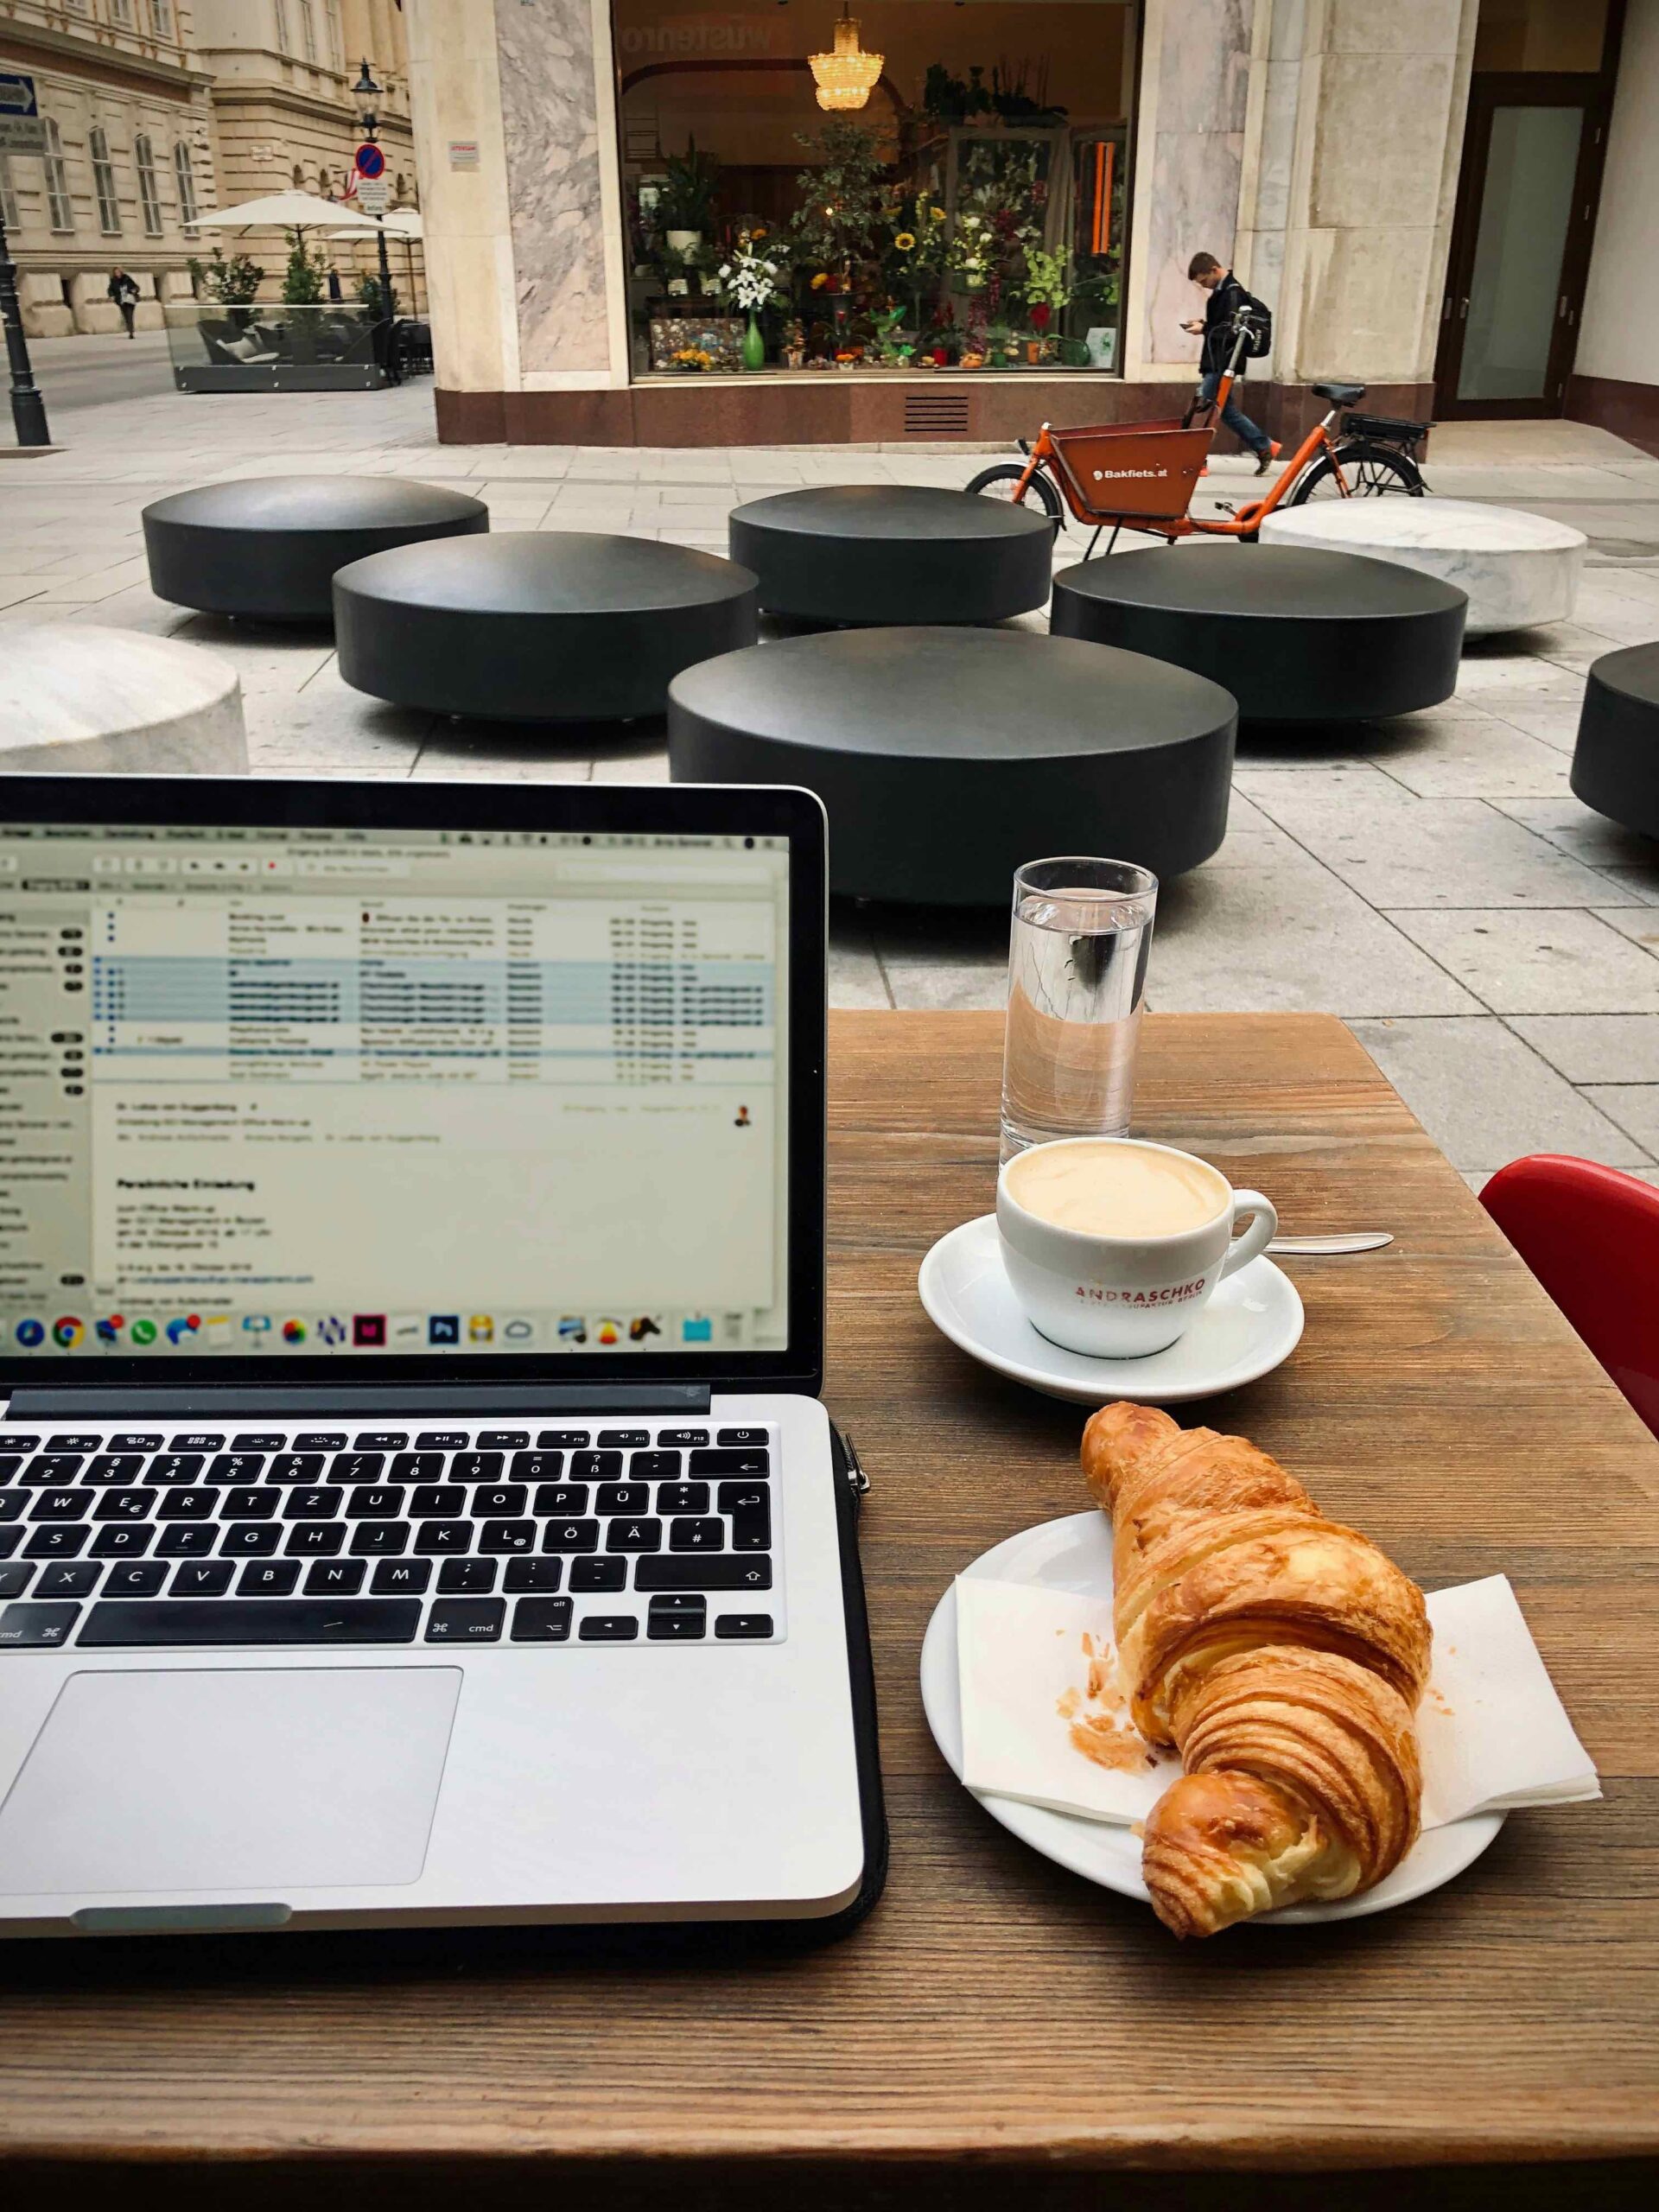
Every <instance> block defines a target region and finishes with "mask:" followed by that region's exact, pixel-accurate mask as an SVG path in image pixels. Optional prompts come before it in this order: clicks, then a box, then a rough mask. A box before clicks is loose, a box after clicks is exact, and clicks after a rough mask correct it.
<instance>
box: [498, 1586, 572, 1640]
mask: <svg viewBox="0 0 1659 2212" xmlns="http://www.w3.org/2000/svg"><path fill="white" fill-rule="evenodd" d="M509 1572H511V1570H509ZM574 1610H575V1608H574V1607H573V1606H572V1605H571V1603H570V1600H569V1599H568V1598H524V1599H520V1600H519V1602H518V1605H515V1606H514V1607H513V1609H512V1640H513V1642H514V1643H568V1642H569V1637H570V1616H571V1613H572V1612H573V1611H574Z"/></svg>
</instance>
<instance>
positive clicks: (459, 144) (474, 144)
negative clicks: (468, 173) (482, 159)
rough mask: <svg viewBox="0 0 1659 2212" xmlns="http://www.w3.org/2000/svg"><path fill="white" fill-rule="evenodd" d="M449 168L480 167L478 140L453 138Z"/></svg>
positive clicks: (450, 143) (450, 146)
mask: <svg viewBox="0 0 1659 2212" xmlns="http://www.w3.org/2000/svg"><path fill="white" fill-rule="evenodd" d="M449 166H450V168H452V169H475V168H477V167H478V141H477V139H476V138H452V139H451V140H450V141H449Z"/></svg>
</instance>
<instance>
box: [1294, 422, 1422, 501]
mask: <svg viewBox="0 0 1659 2212" xmlns="http://www.w3.org/2000/svg"><path fill="white" fill-rule="evenodd" d="M1337 460H1338V461H1340V462H1341V463H1342V474H1343V480H1344V481H1345V482H1346V484H1347V486H1348V489H1347V491H1346V493H1344V491H1343V488H1342V484H1341V483H1339V482H1338V480H1337V472H1336V467H1335V465H1334V463H1333V462H1332V459H1331V456H1330V454H1325V456H1324V457H1323V458H1322V459H1321V460H1319V461H1316V462H1315V463H1314V465H1313V467H1312V468H1310V469H1309V470H1308V472H1307V474H1306V475H1305V476H1304V477H1303V479H1302V480H1301V482H1300V484H1299V485H1298V486H1296V489H1295V490H1294V492H1293V493H1291V495H1290V498H1289V499H1288V500H1287V503H1286V504H1287V505H1289V506H1293V507H1305V506H1306V505H1307V503H1308V501H1309V500H1310V499H1344V498H1347V499H1380V498H1383V496H1385V495H1387V494H1390V493H1391V494H1393V495H1394V496H1395V497H1404V498H1406V499H1421V498H1422V496H1423V491H1424V485H1423V475H1422V471H1421V469H1420V468H1419V467H1418V466H1417V464H1416V462H1415V461H1414V460H1413V459H1412V458H1411V455H1410V454H1406V453H1397V452H1396V451H1395V448H1393V447H1392V446H1378V445H1371V444H1370V443H1369V442H1366V441H1365V440H1363V439H1350V440H1349V441H1348V442H1346V443H1345V444H1344V445H1339V446H1338V448H1337Z"/></svg>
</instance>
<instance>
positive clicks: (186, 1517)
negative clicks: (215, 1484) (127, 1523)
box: [156, 1490, 219, 1521]
mask: <svg viewBox="0 0 1659 2212" xmlns="http://www.w3.org/2000/svg"><path fill="white" fill-rule="evenodd" d="M218 1503H219V1492H218V1491H213V1490H169V1491H165V1492H164V1493H163V1495H162V1508H161V1511H160V1512H159V1513H158V1514H157V1515H156V1519H157V1520H158V1521H211V1520H212V1519H213V1508H214V1506H215V1505H217V1504H218Z"/></svg>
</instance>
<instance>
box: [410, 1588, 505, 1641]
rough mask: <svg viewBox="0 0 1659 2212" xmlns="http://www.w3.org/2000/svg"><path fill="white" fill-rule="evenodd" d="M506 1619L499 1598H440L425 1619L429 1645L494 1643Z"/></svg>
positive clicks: (502, 1600) (503, 1604) (503, 1607)
mask: <svg viewBox="0 0 1659 2212" xmlns="http://www.w3.org/2000/svg"><path fill="white" fill-rule="evenodd" d="M506 1618H507V1607H506V1601H505V1599H502V1598H440V1599H436V1600H435V1603H434V1605H433V1607H432V1610H431V1611H430V1612H429V1614H428V1615H427V1618H426V1640H427V1642H428V1643H499V1641H500V1637H501V1629H502V1624H503V1623H504V1622H505V1619H506Z"/></svg>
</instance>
